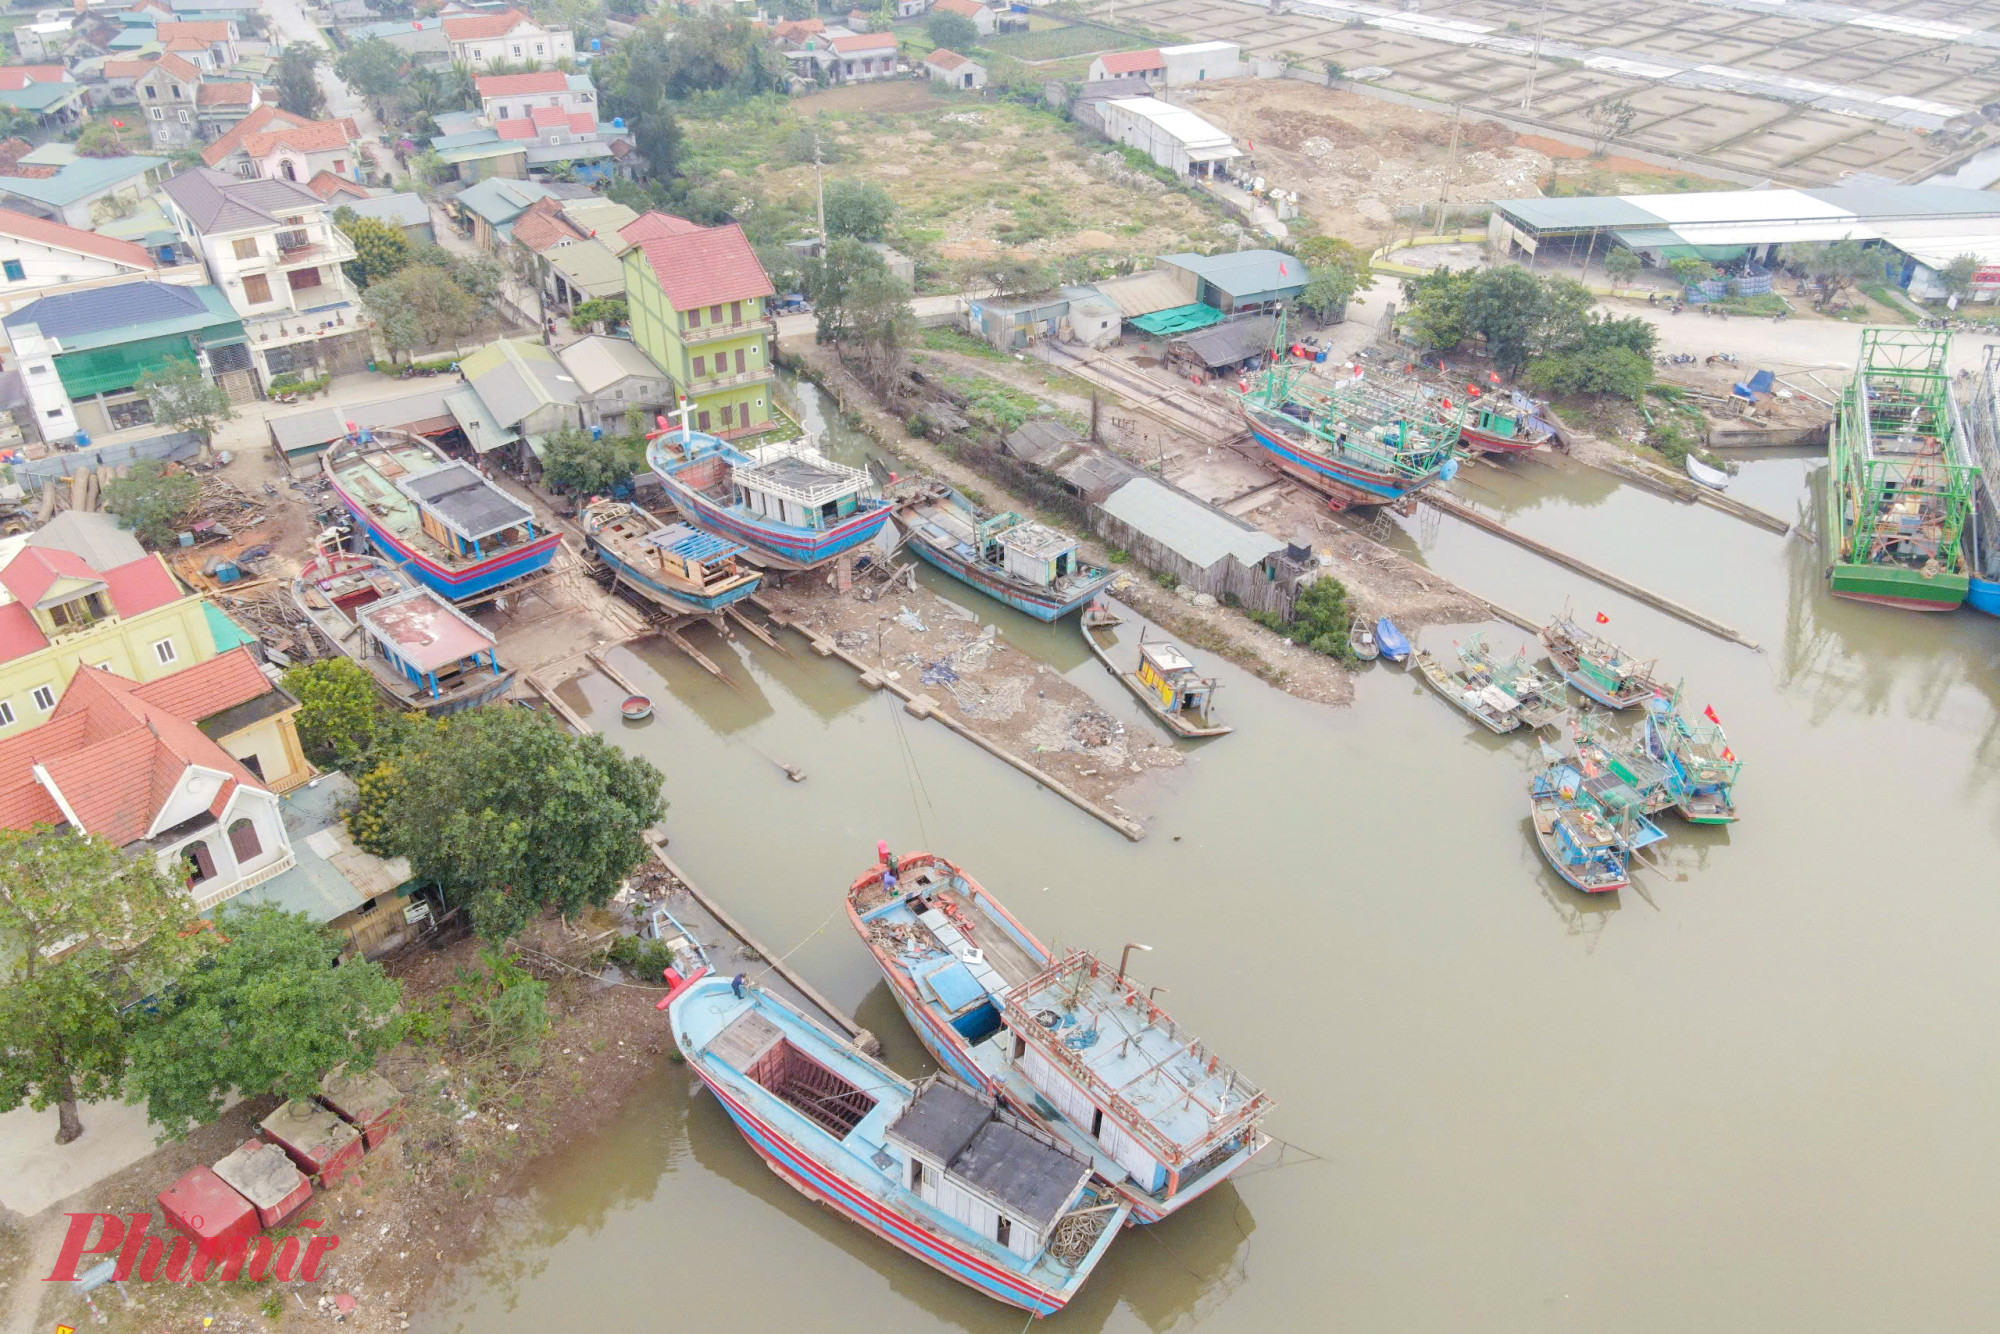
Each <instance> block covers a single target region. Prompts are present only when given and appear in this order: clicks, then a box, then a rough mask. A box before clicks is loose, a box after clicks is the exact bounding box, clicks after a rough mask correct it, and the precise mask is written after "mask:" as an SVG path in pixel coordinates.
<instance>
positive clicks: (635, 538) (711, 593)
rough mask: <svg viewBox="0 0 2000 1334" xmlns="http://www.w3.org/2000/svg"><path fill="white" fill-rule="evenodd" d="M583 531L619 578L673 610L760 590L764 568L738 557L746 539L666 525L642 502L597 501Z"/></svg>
mask: <svg viewBox="0 0 2000 1334" xmlns="http://www.w3.org/2000/svg"><path fill="white" fill-rule="evenodd" d="M583 532H584V536H585V537H586V538H587V539H589V541H590V548H591V550H593V551H595V552H596V553H597V554H598V556H599V558H600V559H602V560H603V561H604V563H605V565H607V566H608V567H610V569H611V570H612V571H613V572H614V574H615V576H616V578H617V579H619V580H620V581H621V582H623V583H624V584H625V585H627V586H628V587H630V588H633V589H635V590H637V591H638V593H639V594H640V596H642V597H644V598H646V599H647V600H649V601H651V602H656V603H658V604H659V605H660V606H662V607H665V608H666V609H667V610H668V611H671V612H677V613H680V614H682V615H701V614H705V613H708V612H716V611H720V610H722V609H723V608H724V607H726V606H728V605H729V604H730V603H732V602H741V601H742V600H743V599H744V598H747V597H749V596H750V595H751V594H752V593H754V592H756V591H757V585H758V583H759V582H761V581H762V579H763V578H764V575H763V572H762V571H760V570H754V569H748V568H745V566H744V564H743V563H742V562H741V561H739V560H738V559H737V557H739V556H741V555H742V554H743V547H742V546H741V544H739V543H736V542H731V541H729V540H727V539H726V538H720V537H717V536H715V535H714V534H713V533H704V532H703V531H701V529H699V528H696V527H694V526H693V525H691V524H685V523H673V524H662V523H661V522H660V521H659V520H658V519H656V518H654V517H653V516H652V515H651V514H648V513H647V512H646V511H645V510H642V509H640V508H639V507H638V506H637V505H632V504H627V503H626V502H624V501H622V500H597V501H592V502H591V503H590V504H588V505H586V506H584V507H583Z"/></svg>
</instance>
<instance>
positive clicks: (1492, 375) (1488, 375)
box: [1486, 371, 1500, 384]
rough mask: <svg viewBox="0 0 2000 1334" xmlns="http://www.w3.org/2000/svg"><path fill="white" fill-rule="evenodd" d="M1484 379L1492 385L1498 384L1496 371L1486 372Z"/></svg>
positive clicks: (1498, 378)
mask: <svg viewBox="0 0 2000 1334" xmlns="http://www.w3.org/2000/svg"><path fill="white" fill-rule="evenodd" d="M1486 378H1487V379H1488V380H1489V381H1491V382H1492V383H1494V384H1499V383H1500V372H1498V371H1488V372H1486Z"/></svg>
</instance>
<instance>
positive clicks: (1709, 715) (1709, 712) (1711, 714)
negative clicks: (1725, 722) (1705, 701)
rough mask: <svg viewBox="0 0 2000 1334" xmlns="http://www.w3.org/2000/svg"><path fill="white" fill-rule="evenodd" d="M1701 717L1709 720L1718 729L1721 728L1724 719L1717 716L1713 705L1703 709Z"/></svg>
mask: <svg viewBox="0 0 2000 1334" xmlns="http://www.w3.org/2000/svg"><path fill="white" fill-rule="evenodd" d="M1701 716H1702V717H1704V718H1706V719H1708V720H1709V721H1710V722H1712V723H1714V724H1715V725H1716V726H1717V727H1720V726H1721V725H1722V719H1720V718H1718V717H1716V716H1715V706H1714V705H1713V704H1711V705H1709V706H1708V707H1707V708H1705V709H1703V710H1702V711H1701Z"/></svg>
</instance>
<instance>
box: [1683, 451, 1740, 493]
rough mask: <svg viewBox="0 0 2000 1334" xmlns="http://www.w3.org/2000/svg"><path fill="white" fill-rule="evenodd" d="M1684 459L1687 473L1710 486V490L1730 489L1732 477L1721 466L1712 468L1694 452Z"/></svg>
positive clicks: (1704, 484)
mask: <svg viewBox="0 0 2000 1334" xmlns="http://www.w3.org/2000/svg"><path fill="white" fill-rule="evenodd" d="M1682 461H1683V463H1685V465H1686V467H1687V475H1688V476H1689V477H1692V478H1693V479H1694V480H1695V481H1697V482H1700V483H1701V484H1702V485H1703V486H1705V487H1707V488H1709V490H1711V491H1727V490H1728V489H1729V483H1730V480H1731V478H1730V476H1729V474H1728V473H1727V472H1724V471H1723V470H1722V469H1721V468H1711V467H1709V466H1708V465H1707V464H1706V463H1703V462H1702V461H1701V460H1700V459H1698V458H1696V457H1695V456H1694V455H1692V454H1689V455H1688V456H1687V457H1686V458H1685V459H1684V460H1682Z"/></svg>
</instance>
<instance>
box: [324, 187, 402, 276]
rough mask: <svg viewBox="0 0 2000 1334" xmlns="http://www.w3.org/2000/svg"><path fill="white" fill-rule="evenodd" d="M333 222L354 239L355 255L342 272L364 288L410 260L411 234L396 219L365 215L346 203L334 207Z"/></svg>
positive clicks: (344, 265) (351, 239)
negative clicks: (395, 221) (396, 222)
mask: <svg viewBox="0 0 2000 1334" xmlns="http://www.w3.org/2000/svg"><path fill="white" fill-rule="evenodd" d="M333 222H334V225H335V226H336V227H338V228H340V230H341V231H343V232H345V233H346V234H347V239H348V240H350V241H352V242H354V258H353V259H350V260H348V261H347V262H346V263H345V264H342V265H341V266H340V269H341V272H342V273H345V274H346V275H347V280H348V281H349V282H351V283H353V284H354V285H355V286H356V287H358V288H360V289H361V290H362V291H364V292H365V291H367V290H368V288H369V287H371V286H373V285H374V284H375V283H378V282H380V281H381V280H382V279H384V278H387V277H389V276H390V275H391V274H394V273H395V272H396V271H397V270H398V269H401V268H402V267H403V266H404V265H405V264H407V263H409V262H410V238H409V237H408V236H407V235H406V234H405V233H404V231H403V229H402V228H401V227H398V226H396V225H395V224H394V223H390V222H384V221H382V219H380V218H364V217H362V216H360V215H359V214H357V213H356V212H355V211H354V210H353V209H351V208H345V207H343V208H337V209H335V210H334V211H333Z"/></svg>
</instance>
